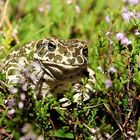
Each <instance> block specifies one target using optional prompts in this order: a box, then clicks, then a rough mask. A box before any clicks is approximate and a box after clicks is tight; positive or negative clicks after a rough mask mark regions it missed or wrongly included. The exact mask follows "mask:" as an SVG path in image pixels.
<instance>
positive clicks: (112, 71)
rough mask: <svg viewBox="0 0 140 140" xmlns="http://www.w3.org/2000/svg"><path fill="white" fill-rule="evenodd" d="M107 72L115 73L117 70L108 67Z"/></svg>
mask: <svg viewBox="0 0 140 140" xmlns="http://www.w3.org/2000/svg"><path fill="white" fill-rule="evenodd" d="M108 72H111V73H115V72H117V70H116V69H115V68H114V67H110V68H109V70H108Z"/></svg>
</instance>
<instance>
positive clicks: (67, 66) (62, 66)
mask: <svg viewBox="0 0 140 140" xmlns="http://www.w3.org/2000/svg"><path fill="white" fill-rule="evenodd" d="M38 61H39V63H41V64H42V65H43V66H44V67H46V68H47V67H55V68H56V67H57V68H59V69H68V70H69V69H71V70H74V69H77V68H81V69H82V68H86V67H87V65H88V63H85V64H82V63H81V64H80V63H77V64H65V63H56V62H50V61H40V60H38Z"/></svg>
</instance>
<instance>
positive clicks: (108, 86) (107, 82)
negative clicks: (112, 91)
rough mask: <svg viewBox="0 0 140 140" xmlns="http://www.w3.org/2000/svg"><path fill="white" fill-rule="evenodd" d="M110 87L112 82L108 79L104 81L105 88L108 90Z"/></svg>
mask: <svg viewBox="0 0 140 140" xmlns="http://www.w3.org/2000/svg"><path fill="white" fill-rule="evenodd" d="M110 87H112V81H111V80H109V79H107V80H105V88H106V89H108V88H110Z"/></svg>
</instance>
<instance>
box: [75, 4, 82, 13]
mask: <svg viewBox="0 0 140 140" xmlns="http://www.w3.org/2000/svg"><path fill="white" fill-rule="evenodd" d="M75 10H76V12H77V13H78V14H79V13H80V12H81V9H80V6H79V5H76V6H75Z"/></svg>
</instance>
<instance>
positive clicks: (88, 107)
mask: <svg viewBox="0 0 140 140" xmlns="http://www.w3.org/2000/svg"><path fill="white" fill-rule="evenodd" d="M100 105H102V104H98V105H93V106H87V107H83V109H90V108H95V107H98V106H100Z"/></svg>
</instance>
